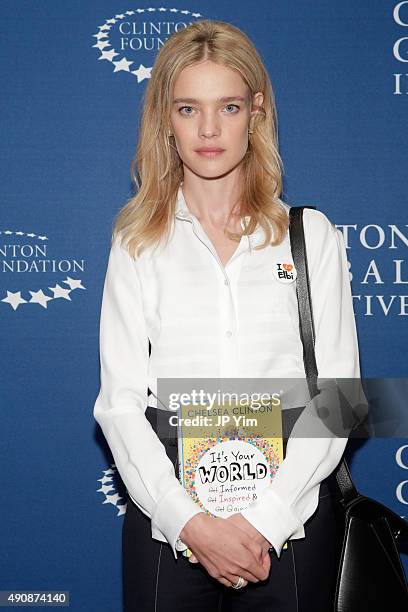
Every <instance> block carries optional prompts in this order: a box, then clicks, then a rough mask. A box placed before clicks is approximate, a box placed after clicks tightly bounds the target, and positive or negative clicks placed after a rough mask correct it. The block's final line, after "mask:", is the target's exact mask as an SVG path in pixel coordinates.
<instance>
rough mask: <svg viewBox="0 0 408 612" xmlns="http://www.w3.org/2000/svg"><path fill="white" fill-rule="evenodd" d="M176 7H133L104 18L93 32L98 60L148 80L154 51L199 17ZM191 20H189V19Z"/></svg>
mask: <svg viewBox="0 0 408 612" xmlns="http://www.w3.org/2000/svg"><path fill="white" fill-rule="evenodd" d="M202 17H203V15H201V13H193V12H191V11H188V10H182V9H177V8H165V7H163V6H161V7H160V8H154V7H149V8H137V9H134V10H132V11H126V12H125V13H120V14H118V15H115V16H114V17H111V18H110V19H106V20H105V23H103V24H102V25H100V26H98V32H97V33H96V34H93V37H94V38H96V44H94V45H92V47H96V49H97V50H98V51H99V52H100V55H99V57H98V60H107V61H108V62H110V63H111V64H112V66H113V72H128V73H129V74H131V75H133V76H135V77H136V78H137V82H138V83H140V82H141V81H143V80H144V79H150V73H151V70H152V67H153V63H154V58H155V55H156V53H157V51H158V50H159V49H160V47H162V46H163V45H164V43H165V42H166V40H167V39H168V38H169V37H170V36H171V35H172V34H173V33H174V32H178V31H179V30H181V29H183V28H186V27H187V26H189V25H190V24H191V23H192V22H193V21H194V20H196V19H200V18H202ZM192 20H193V21H192Z"/></svg>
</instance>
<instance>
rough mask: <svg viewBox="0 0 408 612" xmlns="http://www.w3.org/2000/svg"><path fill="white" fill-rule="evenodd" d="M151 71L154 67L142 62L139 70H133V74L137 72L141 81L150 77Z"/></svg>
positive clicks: (138, 79)
mask: <svg viewBox="0 0 408 612" xmlns="http://www.w3.org/2000/svg"><path fill="white" fill-rule="evenodd" d="M151 71H152V67H150V68H146V66H143V64H140V66H139V68H138V69H137V70H132V74H135V75H136V76H137V82H138V83H140V82H141V81H143V80H144V79H150V77H151V74H150V73H151Z"/></svg>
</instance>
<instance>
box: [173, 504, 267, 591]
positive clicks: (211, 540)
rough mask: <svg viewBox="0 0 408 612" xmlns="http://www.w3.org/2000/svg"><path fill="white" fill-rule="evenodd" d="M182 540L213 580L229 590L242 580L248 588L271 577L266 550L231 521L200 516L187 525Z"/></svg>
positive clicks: (196, 516) (183, 530) (202, 514)
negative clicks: (239, 578)
mask: <svg viewBox="0 0 408 612" xmlns="http://www.w3.org/2000/svg"><path fill="white" fill-rule="evenodd" d="M180 539H181V540H182V541H183V542H184V543H185V544H186V545H187V546H188V547H189V549H190V550H191V551H192V552H193V554H194V555H195V557H196V558H197V560H198V561H199V562H200V563H201V564H202V565H203V566H204V567H205V569H206V570H207V572H208V573H209V574H210V576H212V577H213V578H216V579H217V580H218V581H219V582H221V584H224V585H225V586H227V587H230V586H232V584H236V583H237V581H238V577H239V576H242V578H244V580H245V581H246V583H245V584H247V583H248V582H259V581H260V580H266V578H267V577H268V575H269V570H270V563H271V562H270V558H269V555H266V556H265V555H263V549H262V546H261V545H260V544H258V543H255V542H254V541H253V540H252V538H250V537H249V536H248V534H246V533H245V532H244V531H243V530H242V529H240V528H239V527H237V526H236V525H234V524H233V523H232V522H231V521H228V520H226V519H223V518H221V517H213V516H210V515H209V514H207V513H204V512H200V513H199V514H195V515H194V516H193V517H192V518H191V519H190V520H189V521H188V522H187V523H186V524H185V525H184V528H183V529H182V531H181V533H180Z"/></svg>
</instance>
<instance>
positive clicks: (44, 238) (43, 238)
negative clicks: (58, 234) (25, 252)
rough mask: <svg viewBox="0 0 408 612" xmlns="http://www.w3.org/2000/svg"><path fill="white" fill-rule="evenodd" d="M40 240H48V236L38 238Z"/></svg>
mask: <svg viewBox="0 0 408 612" xmlns="http://www.w3.org/2000/svg"><path fill="white" fill-rule="evenodd" d="M38 240H48V238H47V236H38Z"/></svg>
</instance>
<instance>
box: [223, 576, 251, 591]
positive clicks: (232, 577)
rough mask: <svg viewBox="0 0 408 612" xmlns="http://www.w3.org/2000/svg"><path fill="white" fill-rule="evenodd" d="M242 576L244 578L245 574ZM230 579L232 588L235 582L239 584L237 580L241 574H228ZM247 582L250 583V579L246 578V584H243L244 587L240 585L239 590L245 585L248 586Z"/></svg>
mask: <svg viewBox="0 0 408 612" xmlns="http://www.w3.org/2000/svg"><path fill="white" fill-rule="evenodd" d="M242 578H243V576H242ZM228 580H229V582H230V584H229V586H230V587H231V588H232V587H233V586H234V584H237V582H238V580H239V576H236V575H234V574H231V575H229V576H228ZM247 584H248V580H244V584H243V585H242V587H240V589H239V590H241V589H243V588H244V587H246V585H247Z"/></svg>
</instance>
